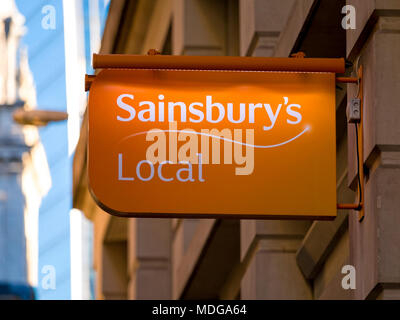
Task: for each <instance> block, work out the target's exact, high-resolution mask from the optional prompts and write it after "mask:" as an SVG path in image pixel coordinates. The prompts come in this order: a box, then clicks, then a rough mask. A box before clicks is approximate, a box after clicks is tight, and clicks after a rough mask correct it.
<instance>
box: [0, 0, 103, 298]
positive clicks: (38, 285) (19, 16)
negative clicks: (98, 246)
mask: <svg viewBox="0 0 400 320" xmlns="http://www.w3.org/2000/svg"><path fill="white" fill-rule="evenodd" d="M108 6H109V1H107V0H67V1H62V0H38V1H29V0H2V1H1V3H0V49H1V50H0V56H1V59H0V295H2V297H5V298H7V297H8V298H23V299H25V298H33V297H35V298H36V299H70V298H72V299H90V298H92V297H93V290H94V283H93V279H94V273H93V268H92V264H93V263H92V261H91V257H92V254H91V252H92V227H91V223H90V222H89V221H88V220H87V219H85V218H84V216H83V214H82V213H81V212H80V211H79V210H74V209H72V178H71V177H72V157H73V154H74V151H75V146H76V143H77V140H78V137H79V128H80V125H81V116H82V111H83V110H84V109H85V106H86V94H85V93H84V91H83V88H84V74H85V73H86V72H92V69H91V67H90V65H91V63H90V61H91V60H90V57H91V55H92V53H93V52H97V50H98V49H99V46H100V40H101V34H102V30H103V27H104V22H105V19H106V16H107V12H108ZM19 108H22V109H19ZM17 109H19V110H22V111H23V112H26V111H29V110H33V109H37V110H41V112H42V113H40V114H41V115H45V116H46V115H47V114H48V113H46V112H47V111H52V112H53V111H61V112H68V115H69V119H68V122H67V121H63V122H58V123H51V124H49V125H47V126H43V127H40V128H39V127H37V126H34V125H27V124H25V125H24V124H22V125H21V124H16V123H15V122H14V121H13V114H14V112H15V111H16V110H17ZM39 120H40V119H39ZM46 122H47V121H45V122H44V123H43V124H45V123H46ZM39 124H40V121H39Z"/></svg>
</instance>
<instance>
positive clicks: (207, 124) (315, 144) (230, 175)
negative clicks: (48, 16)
mask: <svg viewBox="0 0 400 320" xmlns="http://www.w3.org/2000/svg"><path fill="white" fill-rule="evenodd" d="M335 155H336V150H335V74H334V73H304V72H303V73H301V72H239V71H193V70H192V71H190V70H129V69H124V70H119V69H117V70H115V69H105V70H102V71H101V72H100V73H99V74H98V75H97V76H96V78H95V80H94V81H93V83H92V84H91V88H90V95H89V152H88V156H89V158H88V172H89V183H90V188H91V192H92V195H93V196H94V198H95V199H96V201H97V203H98V204H99V205H100V206H101V207H102V208H103V209H104V210H106V211H108V212H110V213H114V214H118V215H123V216H149V217H239V218H279V219H281V218H293V217H294V218H308V217H311V218H317V219H318V218H320V219H325V218H332V217H334V216H335V215H336V177H335V171H336V164H335Z"/></svg>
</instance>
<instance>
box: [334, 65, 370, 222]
mask: <svg viewBox="0 0 400 320" xmlns="http://www.w3.org/2000/svg"><path fill="white" fill-rule="evenodd" d="M362 79H363V69H362V66H360V67H359V68H358V70H357V77H337V78H336V82H338V83H352V84H357V86H358V90H357V97H356V98H359V99H360V102H361V103H360V123H359V125H357V123H355V126H356V130H357V137H356V138H357V141H356V148H358V150H357V168H358V172H357V175H358V181H359V187H358V203H338V205H337V209H339V210H356V211H358V219H359V221H360V222H361V221H362V220H363V219H364V202H365V200H364V199H363V196H364V197H365V193H364V156H363V155H364V137H363V104H364V103H363V82H362Z"/></svg>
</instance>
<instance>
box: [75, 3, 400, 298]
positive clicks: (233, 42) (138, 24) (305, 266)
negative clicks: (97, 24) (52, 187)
mask: <svg viewBox="0 0 400 320" xmlns="http://www.w3.org/2000/svg"><path fill="white" fill-rule="evenodd" d="M347 4H348V5H353V6H354V8H355V13H356V16H355V18H356V29H348V30H345V29H343V28H342V19H343V17H344V16H345V14H343V13H342V8H343V6H345V5H346V1H344V0H336V1H331V0H279V1H278V0H218V1H216V0H136V1H124V0H112V2H111V7H110V14H109V18H108V21H107V25H106V29H105V32H104V37H103V43H102V49H101V53H129V54H145V53H146V52H147V51H148V49H151V48H156V49H159V50H160V51H161V52H162V53H163V54H176V55H247V56H276V57H287V56H290V55H291V54H292V53H295V52H299V51H303V52H305V53H306V56H307V57H345V58H347V59H348V60H349V61H351V62H353V63H354V64H355V63H356V61H357V60H358V61H359V64H360V65H362V66H363V70H364V79H363V85H364V91H363V98H364V150H363V159H364V172H365V177H366V179H365V188H364V189H365V192H364V193H365V194H364V198H365V201H364V202H365V218H364V220H363V221H362V222H359V220H358V213H357V212H356V211H351V210H349V211H343V210H342V211H340V212H339V213H338V217H337V218H336V219H335V220H334V221H325V222H322V221H314V222H313V221H277V220H275V221H270V220H266V221H260V220H240V221H239V220H209V219H206V220H201V219H198V220H196V219H181V220H180V219H144V218H140V219H124V218H117V217H114V216H111V215H109V214H107V213H105V212H103V211H102V210H101V209H100V208H99V207H97V206H96V205H95V203H94V201H93V200H92V198H91V196H90V194H89V191H88V186H87V178H86V143H87V136H86V126H87V119H86V118H85V121H84V123H83V128H82V131H81V137H80V142H79V145H78V148H77V151H76V154H75V159H74V206H75V207H77V208H79V209H81V210H83V211H84V213H85V214H86V216H87V217H89V218H90V219H91V220H92V221H93V223H94V229H95V235H94V255H95V256H94V261H95V265H94V267H95V269H96V272H97V279H96V297H97V298H99V299H209V298H215V299H235V298H240V299H387V298H392V299H393V298H394V299H398V298H400V228H399V226H400V209H399V208H400V197H399V192H400V125H399V123H400V104H399V101H400V59H399V57H400V1H398V0H347ZM350 72H351V68H349V69H348V74H347V75H349V74H350ZM356 91H357V86H356V85H354V84H347V85H346V84H339V85H338V87H337V90H336V92H337V99H336V102H337V112H336V123H337V125H336V128H337V194H338V201H339V202H341V203H351V202H354V201H355V200H356V192H354V190H356V186H357V183H356V182H357V170H356V166H355V159H356V156H355V150H356V149H355V143H354V141H355V138H354V130H353V126H352V125H348V124H347V121H346V115H345V114H346V105H347V101H348V100H350V99H351V98H352V97H354V96H355V95H356ZM316 156H317V155H316ZM344 265H353V266H354V267H355V270H356V289H348V290H345V289H343V287H342V279H343V277H344V276H345V275H344V274H342V267H343V266H344Z"/></svg>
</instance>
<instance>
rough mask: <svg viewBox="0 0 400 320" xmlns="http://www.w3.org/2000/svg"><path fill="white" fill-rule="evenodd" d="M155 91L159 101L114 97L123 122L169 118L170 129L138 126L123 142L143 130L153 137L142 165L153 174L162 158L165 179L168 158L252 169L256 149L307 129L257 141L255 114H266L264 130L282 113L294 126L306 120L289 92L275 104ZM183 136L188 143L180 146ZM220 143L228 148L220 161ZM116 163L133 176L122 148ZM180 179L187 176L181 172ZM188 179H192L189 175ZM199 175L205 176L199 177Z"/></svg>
mask: <svg viewBox="0 0 400 320" xmlns="http://www.w3.org/2000/svg"><path fill="white" fill-rule="evenodd" d="M157 96H158V100H157V101H151V100H138V101H136V100H135V96H134V95H133V94H131V93H123V94H120V95H119V96H118V97H117V99H116V104H117V106H118V112H117V115H116V120H117V121H120V122H124V123H126V122H133V123H134V122H135V121H139V122H141V123H149V124H151V123H159V124H160V123H168V128H166V129H161V128H150V129H148V130H145V131H139V132H134V133H132V134H130V135H128V136H126V137H124V138H123V139H122V140H121V141H120V143H123V142H125V141H126V140H128V139H131V138H133V137H137V136H141V135H145V136H146V141H154V143H152V144H151V145H149V146H148V148H147V151H146V160H143V161H141V163H140V166H144V165H148V166H150V172H153V174H154V168H153V165H155V164H159V169H158V170H159V178H160V179H161V180H162V181H172V180H168V179H165V178H164V177H163V176H162V174H161V173H160V172H161V171H162V166H164V165H170V164H181V165H187V166H188V170H189V171H190V172H191V171H192V170H193V169H192V165H198V166H199V169H200V171H202V165H205V164H236V165H237V167H236V168H235V174H236V175H250V174H252V173H253V171H254V149H257V148H259V149H270V148H277V147H280V146H283V145H285V144H288V143H290V142H292V141H294V140H296V139H298V138H300V137H301V136H302V135H303V134H304V133H305V132H307V131H308V130H309V127H308V126H305V127H304V128H302V129H301V130H300V131H299V132H298V133H297V134H296V135H294V136H292V137H289V138H287V139H284V140H282V141H279V142H276V143H272V144H268V145H265V144H255V141H254V140H255V138H254V127H255V123H260V121H257V119H256V116H260V117H262V118H263V119H264V120H267V122H266V123H263V125H262V131H266V132H268V131H270V130H272V129H273V128H274V127H275V125H276V123H277V120H278V118H284V119H283V121H285V122H286V123H287V124H288V125H291V126H293V125H298V124H300V123H301V122H302V113H301V105H300V104H296V103H289V97H282V102H281V103H279V104H276V105H273V104H272V103H266V102H260V101H255V102H252V103H240V102H239V103H236V104H235V103H232V102H227V103H225V104H224V103H222V102H219V101H218V100H217V99H214V98H213V96H212V95H205V96H204V98H203V99H202V100H200V99H197V101H193V102H190V103H185V102H182V101H175V100H174V99H169V98H168V97H167V98H166V97H165V96H164V95H163V94H158V95H157ZM178 123H179V124H180V125H185V124H187V125H190V124H200V125H201V124H206V125H207V126H210V125H213V124H216V125H217V124H219V125H221V124H222V125H223V128H220V127H219V128H211V129H210V128H199V129H198V130H194V129H192V128H184V129H178ZM237 124H242V126H243V124H245V126H246V128H245V129H242V127H241V128H234V126H235V125H237ZM133 126H134V125H133ZM232 127H233V129H232ZM247 127H248V128H247ZM261 134H263V133H261ZM264 134H266V133H264ZM210 140H211V143H210ZM179 142H185V143H184V144H183V145H181V146H180V147H178V144H179ZM222 143H223V149H224V152H223V160H222V161H221V144H222ZM210 145H211V148H210ZM210 149H211V150H210ZM167 153H168V157H167ZM118 165H119V180H132V179H133V178H129V177H128V178H127V177H124V176H123V174H122V172H123V170H122V167H123V154H122V153H119V154H118ZM137 172H138V176H139V178H140V177H141V175H140V172H141V168H140V167H139V168H137ZM189 176H190V174H189ZM141 180H143V181H146V180H145V179H141ZM178 180H180V181H183V180H184V179H179V177H178ZM189 181H192V180H190V179H189ZM199 181H204V180H203V178H202V177H200V178H199Z"/></svg>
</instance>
